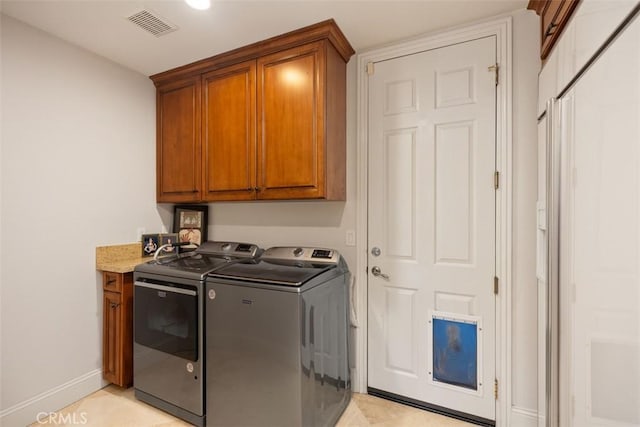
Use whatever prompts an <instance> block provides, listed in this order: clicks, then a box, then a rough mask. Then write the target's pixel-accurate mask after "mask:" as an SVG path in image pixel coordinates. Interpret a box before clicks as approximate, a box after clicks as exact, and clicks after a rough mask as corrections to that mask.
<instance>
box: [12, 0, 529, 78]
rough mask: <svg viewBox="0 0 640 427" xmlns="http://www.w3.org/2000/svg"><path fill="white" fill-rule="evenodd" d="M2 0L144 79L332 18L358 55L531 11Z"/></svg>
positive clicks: (475, 3) (465, 1) (470, 4)
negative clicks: (160, 25) (145, 24)
mask: <svg viewBox="0 0 640 427" xmlns="http://www.w3.org/2000/svg"><path fill="white" fill-rule="evenodd" d="M212 3H213V4H212V6H211V8H210V9H209V10H206V11H197V10H194V9H191V8H190V7H189V6H187V5H186V4H185V3H184V2H183V1H182V0H148V1H146V0H144V1H131V0H108V1H100V0H71V1H68V0H44V1H42V0H40V1H37V0H1V1H0V10H1V11H2V13H4V14H5V15H9V16H11V17H13V18H16V19H18V20H20V21H23V22H26V23H28V24H30V25H32V26H34V27H37V28H40V29H42V30H44V31H46V32H48V33H51V34H54V35H56V36H58V37H60V38H62V39H64V40H66V41H68V42H71V43H73V44H76V45H79V46H81V47H84V48H85V49H88V50H90V51H92V52H95V53H97V54H99V55H102V56H104V57H106V58H109V59H111V60H113V61H115V62H117V63H120V64H122V65H124V66H126V67H128V68H131V69H133V70H136V71H138V72H140V73H142V74H145V75H152V74H155V73H159V72H162V71H166V70H168V69H171V68H174V67H177V66H180V65H184V64H187V63H190V62H193V61H196V60H198V59H202V58H207V57H209V56H213V55H216V54H218V53H222V52H226V51H228V50H231V49H234V48H237V47H241V46H244V45H247V44H250V43H253V42H256V41H260V40H263V39H266V38H269V37H272V36H276V35H279V34H282V33H285V32H287V31H291V30H295V29H297V28H300V27H303V26H306V25H310V24H313V23H316V22H319V21H322V20H325V19H328V18H333V19H335V21H336V22H337V24H338V26H339V27H340V28H341V29H342V31H343V32H344V34H345V35H346V36H347V38H348V39H349V41H350V42H351V45H352V46H353V47H354V49H355V50H356V51H357V52H360V51H362V50H365V49H368V48H371V47H375V46H380V45H382V44H385V43H389V42H391V41H396V40H402V39H405V38H409V37H412V36H416V35H419V34H425V33H428V32H432V31H435V30H438V29H442V28H447V27H452V26H456V25H459V24H463V23H466V22H472V21H476V20H481V19H484V18H488V17H491V16H495V15H498V14H501V13H505V12H511V11H514V10H518V9H524V8H525V7H526V4H527V0H494V1H489V0H439V1H436V0H412V1H403V0H386V1H371V0H338V1H330V0H287V1H271V0H258V1H249V0H212ZM143 8H144V9H147V10H150V11H152V12H155V13H156V14H158V15H160V16H161V17H162V18H164V20H167V21H169V22H170V23H172V24H175V25H177V26H178V27H179V29H178V30H177V31H174V32H172V33H169V34H166V35H163V36H161V37H156V36H154V35H152V34H150V33H148V32H146V31H144V30H143V29H141V28H139V27H138V26H136V25H134V24H133V23H131V22H130V21H128V20H127V19H126V18H127V17H128V16H130V15H133V14H134V13H136V12H139V11H140V10H142V9H143Z"/></svg>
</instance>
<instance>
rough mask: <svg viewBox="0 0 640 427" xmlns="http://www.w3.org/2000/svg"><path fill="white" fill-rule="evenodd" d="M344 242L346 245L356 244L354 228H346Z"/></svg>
mask: <svg viewBox="0 0 640 427" xmlns="http://www.w3.org/2000/svg"><path fill="white" fill-rule="evenodd" d="M345 244H346V245H347V246H355V245H356V232H355V231H354V230H347V236H346V238H345Z"/></svg>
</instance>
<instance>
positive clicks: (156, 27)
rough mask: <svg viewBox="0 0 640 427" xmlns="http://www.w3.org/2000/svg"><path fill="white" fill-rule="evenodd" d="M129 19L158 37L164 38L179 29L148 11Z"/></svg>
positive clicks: (144, 10) (142, 11) (135, 14)
mask: <svg viewBox="0 0 640 427" xmlns="http://www.w3.org/2000/svg"><path fill="white" fill-rule="evenodd" d="M127 19H128V20H129V21H131V22H133V23H134V24H136V25H137V26H138V27H140V28H142V29H143V30H145V31H147V32H149V33H151V34H153V35H154V36H156V37H160V36H164V35H165V34H169V33H171V32H173V31H175V30H177V29H178V27H177V26H176V25H173V24H171V23H170V22H168V21H167V20H166V19H164V18H162V17H160V16H159V15H158V14H156V13H154V12H151V11H149V10H146V9H143V10H141V11H140V12H138V13H134V14H133V15H131V16H129V17H128V18H127Z"/></svg>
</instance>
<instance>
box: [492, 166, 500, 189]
mask: <svg viewBox="0 0 640 427" xmlns="http://www.w3.org/2000/svg"><path fill="white" fill-rule="evenodd" d="M493 187H494V188H495V189H496V190H497V189H499V188H500V172H498V171H496V173H495V174H494V175H493Z"/></svg>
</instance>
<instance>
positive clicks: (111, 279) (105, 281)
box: [102, 271, 122, 292]
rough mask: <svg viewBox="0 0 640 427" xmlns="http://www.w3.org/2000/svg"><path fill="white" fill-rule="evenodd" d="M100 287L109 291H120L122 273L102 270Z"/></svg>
mask: <svg viewBox="0 0 640 427" xmlns="http://www.w3.org/2000/svg"><path fill="white" fill-rule="evenodd" d="M102 289H104V290H105V291H111V292H122V274H120V273H110V272H108V271H105V272H103V273H102Z"/></svg>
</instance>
